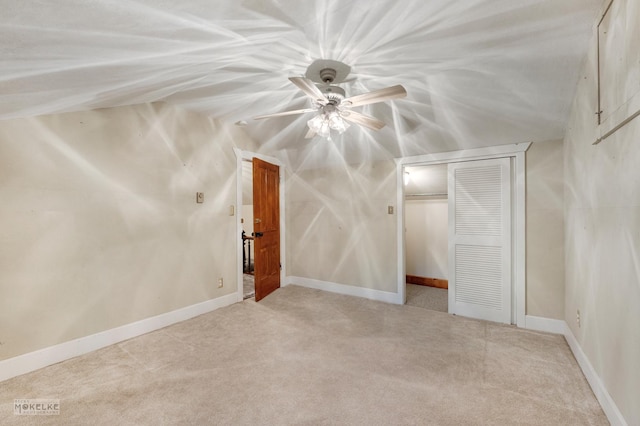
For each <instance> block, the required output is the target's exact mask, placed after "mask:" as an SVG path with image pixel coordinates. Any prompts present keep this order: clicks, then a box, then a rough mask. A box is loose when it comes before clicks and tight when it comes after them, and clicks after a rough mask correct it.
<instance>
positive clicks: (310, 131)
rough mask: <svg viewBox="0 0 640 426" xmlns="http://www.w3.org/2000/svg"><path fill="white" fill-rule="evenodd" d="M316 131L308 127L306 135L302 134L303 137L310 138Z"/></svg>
mask: <svg viewBox="0 0 640 426" xmlns="http://www.w3.org/2000/svg"><path fill="white" fill-rule="evenodd" d="M316 134H317V133H316V132H314V131H313V130H311V129H309V131H308V132H307V134H306V135H304V138H305V139H312V138H313V137H314V136H315V135H316Z"/></svg>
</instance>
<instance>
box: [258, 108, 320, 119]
mask: <svg viewBox="0 0 640 426" xmlns="http://www.w3.org/2000/svg"><path fill="white" fill-rule="evenodd" d="M316 111H318V110H317V109H315V108H305V109H296V110H292V111H282V112H276V113H274V114H265V115H259V116H257V117H253V119H254V120H262V119H264V118H272V117H283V116H285V115H295V114H304V113H305V112H316Z"/></svg>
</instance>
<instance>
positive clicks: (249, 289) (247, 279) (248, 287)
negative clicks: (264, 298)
mask: <svg viewBox="0 0 640 426" xmlns="http://www.w3.org/2000/svg"><path fill="white" fill-rule="evenodd" d="M242 295H243V298H244V299H249V298H251V297H254V296H255V295H256V285H255V277H254V276H253V275H251V274H242Z"/></svg>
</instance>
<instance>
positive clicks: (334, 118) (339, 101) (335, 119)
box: [254, 59, 407, 139]
mask: <svg viewBox="0 0 640 426" xmlns="http://www.w3.org/2000/svg"><path fill="white" fill-rule="evenodd" d="M350 71H351V68H350V67H349V66H348V65H345V64H343V63H341V62H338V61H332V60H323V59H321V60H317V61H314V62H313V63H312V64H311V65H310V66H309V68H307V72H306V74H305V75H306V77H289V80H290V81H291V82H292V83H293V84H295V85H296V86H298V88H299V89H300V90H302V92H304V94H305V95H307V97H309V98H310V99H311V101H312V105H313V106H312V108H307V109H301V110H295V111H283V112H278V113H275V114H267V115H260V116H257V117H254V119H255V120H261V119H264V118H273V117H281V116H285V115H294V114H304V113H306V112H317V113H318V115H316V116H315V117H313V118H312V119H310V120H308V121H307V126H308V127H309V131H308V132H307V135H306V136H305V138H307V139H309V138H312V137H314V136H316V135H319V136H321V137H323V138H326V139H331V130H335V131H337V132H338V133H339V134H342V133H344V131H345V130H347V129H348V128H349V127H350V124H349V122H351V123H355V124H359V125H361V126H364V127H367V128H369V129H372V130H380V129H381V128H382V127H384V125H385V124H384V123H383V122H382V121H380V120H378V119H376V118H373V117H370V116H368V115H365V114H361V113H358V112H355V111H352V110H351V108H352V107H356V106H362V105H369V104H373V103H377V102H383V101H387V100H391V99H397V98H403V97H405V96H407V91H406V90H405V89H404V87H402V86H400V85H397V86H392V87H387V88H384V89H380V90H374V91H372V92H368V93H363V94H361V95H356V96H352V97H350V98H346V97H345V96H346V94H345V91H344V89H342V88H341V87H339V86H336V85H335V84H336V83H340V82H343V81H344V80H345V78H346V77H347V75H349V72H350ZM316 83H317V84H316Z"/></svg>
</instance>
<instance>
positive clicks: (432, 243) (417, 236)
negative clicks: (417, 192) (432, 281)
mask: <svg viewBox="0 0 640 426" xmlns="http://www.w3.org/2000/svg"><path fill="white" fill-rule="evenodd" d="M404 212H405V213H404V217H405V231H406V234H405V262H406V273H407V275H417V276H419V277H428V278H440V279H444V280H446V279H448V265H449V225H448V224H449V217H448V215H449V203H448V201H447V199H446V198H440V199H429V200H411V199H407V200H406V201H405V204H404Z"/></svg>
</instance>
